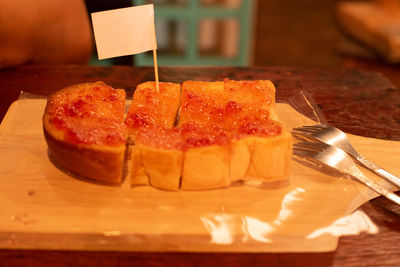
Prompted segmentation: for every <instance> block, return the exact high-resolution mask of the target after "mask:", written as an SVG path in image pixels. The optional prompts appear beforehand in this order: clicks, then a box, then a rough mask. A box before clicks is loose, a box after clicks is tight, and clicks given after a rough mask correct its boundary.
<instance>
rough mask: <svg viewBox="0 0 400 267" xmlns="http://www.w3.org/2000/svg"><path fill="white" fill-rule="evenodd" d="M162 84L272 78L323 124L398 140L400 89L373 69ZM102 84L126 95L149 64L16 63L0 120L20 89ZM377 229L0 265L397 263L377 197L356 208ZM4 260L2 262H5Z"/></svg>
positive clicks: (390, 220) (8, 72)
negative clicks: (270, 249) (298, 244)
mask: <svg viewBox="0 0 400 267" xmlns="http://www.w3.org/2000/svg"><path fill="white" fill-rule="evenodd" d="M159 75H160V81H170V82H182V81H184V80H209V81H213V80H221V79H223V78H231V79H236V80H245V79H249V80H252V79H270V80H272V81H273V82H274V83H275V85H276V88H277V100H278V101H279V100H284V99H287V98H288V97H290V96H293V95H295V94H296V93H297V92H299V91H300V90H305V91H307V92H308V93H310V94H311V96H312V97H313V98H314V100H315V101H316V102H317V104H318V105H319V107H320V108H321V109H322V111H323V112H324V114H325V116H326V118H327V120H328V122H329V123H330V124H332V125H334V126H336V127H339V128H341V129H342V130H344V131H346V132H348V133H352V134H357V135H361V136H367V137H374V138H382V139H390V140H400V91H399V90H398V89H397V88H396V87H395V86H394V85H393V84H392V82H391V81H389V80H388V79H387V78H385V77H384V76H383V75H381V74H379V73H376V72H369V71H360V70H356V69H345V68H325V69H318V68H291V67H256V68H239V67H213V68H208V67H164V68H160V69H159ZM99 80H101V81H104V82H106V83H108V84H109V85H111V86H113V87H114V88H124V89H125V90H126V91H127V93H128V96H131V95H132V93H133V91H134V88H135V87H136V85H137V84H138V83H141V82H144V81H148V80H154V73H153V69H152V68H138V67H128V66H110V67H93V66H20V67H16V68H10V69H4V70H0V90H1V97H0V120H2V118H3V117H4V115H5V114H6V112H7V109H8V107H9V106H10V104H11V103H12V102H13V101H15V100H16V99H18V97H19V94H20V92H21V91H24V92H29V93H33V94H41V95H49V94H50V93H52V92H54V91H56V90H58V89H61V88H62V87H65V86H68V85H71V84H75V83H81V82H94V81H99ZM360 210H362V211H364V212H365V213H366V214H368V216H369V217H370V218H371V220H372V221H373V222H374V223H375V224H376V225H377V226H378V227H379V231H380V232H379V233H378V234H374V235H371V234H360V235H357V236H344V237H341V238H340V240H339V246H338V249H337V250H336V251H334V252H329V253H279V254H276V253H175V252H168V253H159V252H157V253H149V252H146V253H143V252H109V251H98V252H87V251H40V250H7V249H3V250H0V262H1V263H7V264H10V265H14V264H15V265H16V264H18V265H27V266H38V265H48V264H51V265H57V266H67V265H72V264H74V265H81V266H87V265H92V264H93V265H94V264H101V265H102V266H103V265H118V266H132V265H135V264H136V265H139V264H140V266H192V265H202V266H203V265H207V266H222V265H226V266H242V265H248V266H258V265H267V264H268V265H271V266H281V265H285V266H286V265H296V266H302V265H304V266H327V265H328V266H360V265H373V266H377V265H379V266H382V265H387V266H392V265H393V266H394V265H399V264H400V249H399V247H398V244H399V242H400V208H399V207H396V206H395V205H392V204H391V203H389V202H388V201H386V200H385V199H383V198H376V199H374V200H372V201H370V202H369V203H367V204H365V205H363V206H362V207H360ZM7 264H6V266H7Z"/></svg>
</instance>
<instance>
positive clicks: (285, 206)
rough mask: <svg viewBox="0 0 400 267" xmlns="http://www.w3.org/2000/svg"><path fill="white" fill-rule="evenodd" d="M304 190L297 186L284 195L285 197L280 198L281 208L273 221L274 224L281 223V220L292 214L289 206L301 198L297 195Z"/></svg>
mask: <svg viewBox="0 0 400 267" xmlns="http://www.w3.org/2000/svg"><path fill="white" fill-rule="evenodd" d="M305 192H306V190H305V189H303V188H301V187H297V188H296V189H294V190H292V191H290V192H289V193H287V194H286V195H285V197H284V198H283V200H282V204H281V210H280V211H279V214H278V217H277V218H276V219H275V221H274V224H275V225H281V224H282V222H284V221H285V220H287V219H288V218H289V217H290V215H292V213H293V209H291V208H290V205H291V204H293V203H294V202H298V201H301V200H302V198H301V197H299V195H301V194H302V193H305Z"/></svg>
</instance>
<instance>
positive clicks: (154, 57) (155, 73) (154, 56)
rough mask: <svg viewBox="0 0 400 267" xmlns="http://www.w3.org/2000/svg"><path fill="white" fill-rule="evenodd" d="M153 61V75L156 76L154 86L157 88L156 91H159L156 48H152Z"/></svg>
mask: <svg viewBox="0 0 400 267" xmlns="http://www.w3.org/2000/svg"><path fill="white" fill-rule="evenodd" d="M153 61H154V75H155V78H156V88H157V93H159V92H160V85H159V81H158V66H157V50H156V49H153Z"/></svg>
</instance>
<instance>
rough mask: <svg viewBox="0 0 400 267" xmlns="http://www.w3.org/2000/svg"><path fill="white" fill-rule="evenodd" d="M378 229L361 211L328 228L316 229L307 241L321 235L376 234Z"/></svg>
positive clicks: (341, 219)
mask: <svg viewBox="0 0 400 267" xmlns="http://www.w3.org/2000/svg"><path fill="white" fill-rule="evenodd" d="M378 231H379V230H378V227H377V226H376V225H375V224H374V223H373V222H372V221H371V219H370V218H369V217H368V215H366V214H365V213H364V212H362V211H356V212H354V213H353V214H351V215H348V216H345V217H342V218H340V219H338V220H336V221H335V222H333V223H332V224H331V225H329V226H328V227H324V228H321V229H318V230H316V231H314V232H312V233H311V234H309V235H308V236H307V239H312V238H317V237H319V236H321V235H323V234H331V235H333V236H342V235H357V234H360V233H362V232H366V233H369V234H376V233H378Z"/></svg>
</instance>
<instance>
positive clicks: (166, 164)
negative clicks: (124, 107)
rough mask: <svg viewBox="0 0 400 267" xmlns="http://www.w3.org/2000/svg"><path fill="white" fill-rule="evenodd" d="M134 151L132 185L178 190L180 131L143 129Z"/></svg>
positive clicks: (180, 165)
mask: <svg viewBox="0 0 400 267" xmlns="http://www.w3.org/2000/svg"><path fill="white" fill-rule="evenodd" d="M134 151H135V152H134V158H133V163H132V179H131V185H140V184H150V185H152V186H153V187H156V188H159V189H164V190H173V191H176V190H178V189H179V186H180V177H181V172H182V162H183V146H182V139H181V132H180V130H179V129H176V128H174V129H166V128H162V127H148V128H141V129H140V130H139V132H138V134H137V138H136V143H135V146H134Z"/></svg>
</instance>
